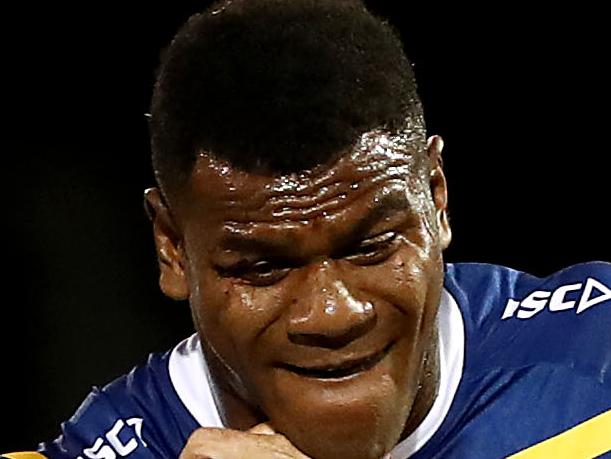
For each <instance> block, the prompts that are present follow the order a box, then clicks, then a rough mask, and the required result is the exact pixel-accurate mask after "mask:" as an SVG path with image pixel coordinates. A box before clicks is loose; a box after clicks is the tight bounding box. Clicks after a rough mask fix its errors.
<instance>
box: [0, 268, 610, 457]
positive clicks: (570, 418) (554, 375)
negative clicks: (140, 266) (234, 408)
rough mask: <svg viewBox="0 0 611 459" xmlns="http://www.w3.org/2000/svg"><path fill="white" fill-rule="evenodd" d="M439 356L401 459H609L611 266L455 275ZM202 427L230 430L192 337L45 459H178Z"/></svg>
mask: <svg viewBox="0 0 611 459" xmlns="http://www.w3.org/2000/svg"><path fill="white" fill-rule="evenodd" d="M439 349H440V385H439V391H438V396H437V398H436V400H435V402H434V404H433V406H432V408H431V410H430V412H429V414H428V415H427V417H426V418H425V419H424V421H423V422H422V423H421V425H420V426H419V427H418V428H417V429H416V430H415V431H414V432H413V433H412V434H411V435H410V436H409V437H408V438H406V439H405V440H403V441H402V442H401V443H400V444H398V445H397V446H396V447H395V449H394V450H393V451H392V457H393V459H406V458H408V457H409V458H413V459H430V458H455V459H496V458H505V457H510V458H512V459H535V458H537V459H538V458H545V459H550V458H553V459H586V458H594V457H611V376H610V375H609V369H610V368H611V264H608V263H603V262H596V263H584V264H580V265H576V266H572V267H570V268H567V269H564V270H562V271H560V272H558V273H556V274H554V275H551V276H549V277H546V278H538V277H534V276H531V275H529V274H525V273H522V272H518V271H515V270H512V269H508V268H505V267H500V266H494V265H486V264H448V265H447V266H446V278H445V289H444V292H443V295H442V302H441V305H440V310H439ZM200 426H204V427H223V424H222V421H221V418H220V416H219V412H218V410H217V407H216V405H215V399H214V394H213V392H212V390H211V386H210V384H209V374H208V368H207V366H206V363H205V361H204V359H203V356H202V352H201V347H200V345H199V341H198V339H197V338H196V337H195V336H192V337H190V338H188V339H186V340H185V341H183V342H182V343H180V344H179V345H178V346H177V347H176V348H175V349H173V350H172V351H170V352H168V353H166V354H163V355H152V356H151V357H150V358H149V360H148V362H147V363H146V365H144V366H142V367H139V368H136V369H134V370H133V371H132V372H131V373H129V374H128V375H126V376H124V377H122V378H120V379H118V380H116V381H114V382H112V383H111V384H109V385H108V386H106V387H104V388H102V389H94V390H93V392H92V393H91V394H90V395H89V396H88V398H87V399H86V400H85V402H84V403H83V405H82V406H81V407H80V408H79V409H78V411H77V412H76V414H75V415H74V416H73V417H72V419H70V420H69V421H68V422H66V423H64V424H63V425H62V434H61V436H60V437H59V438H57V439H56V440H55V441H52V442H48V443H43V444H41V445H40V448H39V454H42V455H44V456H42V457H47V458H49V459H88V458H90V459H115V458H123V457H126V458H129V459H144V458H157V459H161V458H163V459H167V458H177V457H178V456H179V455H180V452H181V450H182V448H183V447H184V445H185V443H186V441H187V438H188V437H189V435H190V434H191V433H192V432H193V431H194V430H195V429H197V428H198V427H200ZM21 454H24V453H21ZM30 454H31V453H30ZM7 457H11V458H15V459H30V458H31V459H39V458H40V457H41V456H19V455H13V456H7Z"/></svg>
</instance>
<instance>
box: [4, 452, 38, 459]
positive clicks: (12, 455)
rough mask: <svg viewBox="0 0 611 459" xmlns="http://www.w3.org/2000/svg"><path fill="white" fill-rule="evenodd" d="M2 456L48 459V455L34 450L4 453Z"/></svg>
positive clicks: (20, 458) (23, 458) (15, 458)
mask: <svg viewBox="0 0 611 459" xmlns="http://www.w3.org/2000/svg"><path fill="white" fill-rule="evenodd" d="M0 457H6V458H8V459H47V457H46V456H43V455H42V454H40V453H33V452H24V453H10V454H3V455H2V456H0Z"/></svg>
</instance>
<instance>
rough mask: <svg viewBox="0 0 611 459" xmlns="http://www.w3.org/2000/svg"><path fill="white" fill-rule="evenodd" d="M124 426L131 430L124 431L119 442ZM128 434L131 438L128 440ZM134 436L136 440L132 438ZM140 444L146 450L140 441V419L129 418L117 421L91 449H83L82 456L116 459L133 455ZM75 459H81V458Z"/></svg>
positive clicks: (144, 444)
mask: <svg viewBox="0 0 611 459" xmlns="http://www.w3.org/2000/svg"><path fill="white" fill-rule="evenodd" d="M126 425H128V426H130V427H133V429H129V428H128V429H125V430H126V431H125V432H123V434H122V435H121V438H123V439H124V440H123V441H121V440H120V439H119V434H121V431H123V428H124V427H125V426H126ZM130 433H131V434H132V435H131V438H129V437H130V435H129V434H130ZM134 434H135V437H137V438H138V440H136V438H134ZM127 438H129V440H127ZM140 444H141V445H142V446H144V447H145V448H146V443H145V442H144V440H143V439H142V418H131V419H127V420H126V421H124V420H123V419H119V420H118V421H117V422H116V423H115V425H114V426H113V427H112V429H110V430H109V431H108V432H106V434H105V435H104V436H103V437H98V438H97V439H96V441H95V442H94V443H93V445H92V446H91V448H85V449H84V450H83V454H84V456H85V457H87V458H90V459H116V458H117V457H125V456H127V455H129V454H131V453H133V452H134V451H135V450H136V448H138V446H139V445H140ZM77 459H83V456H79V457H78V458H77Z"/></svg>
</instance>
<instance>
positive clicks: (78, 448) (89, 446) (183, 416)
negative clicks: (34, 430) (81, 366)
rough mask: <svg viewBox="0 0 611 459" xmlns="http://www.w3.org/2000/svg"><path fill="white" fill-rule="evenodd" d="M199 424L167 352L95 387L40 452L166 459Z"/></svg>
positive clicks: (94, 458) (68, 458) (55, 457)
mask: <svg viewBox="0 0 611 459" xmlns="http://www.w3.org/2000/svg"><path fill="white" fill-rule="evenodd" d="M197 427H198V425H197V423H196V421H195V420H194V419H193V417H192V416H191V415H190V413H189V412H188V410H186V409H185V407H184V405H183V404H182V402H181V401H180V400H179V399H178V397H177V395H176V392H175V390H174V388H173V386H172V384H171V381H170V378H169V373H168V354H166V355H163V356H159V355H152V356H151V357H150V358H149V360H148V362H147V364H146V365H145V366H143V367H138V368H135V369H134V370H132V372H130V373H129V374H127V375H125V376H123V377H121V378H119V379H117V380H115V381H113V382H112V383H110V384H109V385H107V386H105V387H104V388H102V389H98V388H94V389H93V390H92V392H91V393H90V394H89V396H88V397H87V398H86V399H85V401H84V402H83V404H82V405H81V406H80V408H79V409H78V410H77V412H76V413H75V414H74V416H73V417H72V418H71V419H70V420H68V421H67V422H65V423H63V424H62V430H61V435H60V436H59V437H58V438H57V439H56V440H54V441H52V442H49V443H42V444H41V445H40V447H39V449H38V451H39V453H41V454H43V455H44V456H46V457H47V458H49V459H118V458H128V459H150V458H156V459H166V458H171V457H178V456H179V455H180V452H181V451H182V448H183V447H184V445H185V444H186V442H187V439H188V437H189V436H190V434H191V433H192V432H193V430H195V429H196V428H197Z"/></svg>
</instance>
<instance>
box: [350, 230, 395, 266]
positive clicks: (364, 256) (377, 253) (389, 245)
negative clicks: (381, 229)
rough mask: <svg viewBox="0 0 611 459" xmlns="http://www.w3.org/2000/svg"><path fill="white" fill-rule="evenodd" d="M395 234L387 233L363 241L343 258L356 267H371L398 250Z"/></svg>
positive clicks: (392, 232)
mask: <svg viewBox="0 0 611 459" xmlns="http://www.w3.org/2000/svg"><path fill="white" fill-rule="evenodd" d="M398 242H399V240H398V238H397V233H395V232H394V231H389V232H387V233H383V234H380V235H378V236H375V237H372V238H369V239H365V240H364V241H362V242H361V243H360V244H359V245H358V246H357V247H355V248H354V249H352V250H351V251H349V252H347V253H345V254H344V255H343V258H345V259H346V260H348V261H350V262H352V263H354V264H358V265H373V264H377V263H381V262H383V261H384V260H386V259H388V258H389V257H390V256H391V255H392V254H393V253H394V252H395V251H396V250H397V248H398V246H399V245H398Z"/></svg>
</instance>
